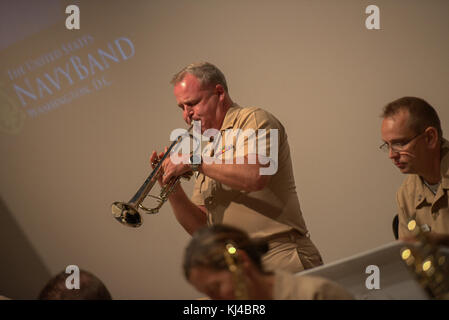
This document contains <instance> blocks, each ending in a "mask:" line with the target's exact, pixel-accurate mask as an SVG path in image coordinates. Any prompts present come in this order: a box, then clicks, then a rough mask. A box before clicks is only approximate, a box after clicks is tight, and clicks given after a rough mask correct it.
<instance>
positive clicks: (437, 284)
mask: <svg viewBox="0 0 449 320" xmlns="http://www.w3.org/2000/svg"><path fill="white" fill-rule="evenodd" d="M407 228H408V230H409V231H410V232H412V233H413V235H414V236H415V237H416V238H417V240H418V241H419V244H418V245H417V246H412V245H409V246H406V247H405V248H402V250H401V258H402V260H403V261H404V262H405V263H406V264H407V266H408V268H409V269H410V271H412V273H413V274H414V275H415V277H416V279H417V281H418V282H419V284H420V285H421V286H422V288H424V290H425V291H426V292H427V294H428V295H429V296H430V297H431V298H433V299H439V300H448V299H449V261H448V260H449V253H448V250H447V248H445V247H441V246H438V245H435V244H432V242H431V241H430V240H429V238H428V235H427V233H426V232H424V231H423V230H421V228H420V226H418V225H417V222H416V220H414V219H411V220H410V221H409V223H408V224H407Z"/></svg>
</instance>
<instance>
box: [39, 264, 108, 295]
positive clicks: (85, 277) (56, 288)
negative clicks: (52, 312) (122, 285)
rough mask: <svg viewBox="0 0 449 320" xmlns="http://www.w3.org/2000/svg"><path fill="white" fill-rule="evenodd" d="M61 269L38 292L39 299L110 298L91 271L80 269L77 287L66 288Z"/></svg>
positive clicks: (67, 275) (104, 287)
mask: <svg viewBox="0 0 449 320" xmlns="http://www.w3.org/2000/svg"><path fill="white" fill-rule="evenodd" d="M69 276H70V274H67V273H65V271H62V272H61V273H59V274H58V275H56V276H55V277H53V278H52V279H50V281H49V282H48V283H47V284H46V285H45V287H44V288H43V289H42V291H41V293H40V294H39V297H38V299H39V300H112V297H111V294H110V293H109V291H108V289H107V288H106V286H105V285H104V284H103V282H102V281H101V280H100V279H98V278H97V277H96V276H94V275H93V274H92V273H90V272H87V271H85V270H82V269H81V270H80V274H79V276H80V277H79V289H68V288H67V285H66V280H67V277H69Z"/></svg>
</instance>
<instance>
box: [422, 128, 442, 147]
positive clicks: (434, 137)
mask: <svg viewBox="0 0 449 320" xmlns="http://www.w3.org/2000/svg"><path fill="white" fill-rule="evenodd" d="M424 132H425V133H426V143H427V145H428V146H429V148H431V149H435V148H439V145H438V141H439V139H438V131H437V129H436V128H434V127H427V129H426V130H424Z"/></svg>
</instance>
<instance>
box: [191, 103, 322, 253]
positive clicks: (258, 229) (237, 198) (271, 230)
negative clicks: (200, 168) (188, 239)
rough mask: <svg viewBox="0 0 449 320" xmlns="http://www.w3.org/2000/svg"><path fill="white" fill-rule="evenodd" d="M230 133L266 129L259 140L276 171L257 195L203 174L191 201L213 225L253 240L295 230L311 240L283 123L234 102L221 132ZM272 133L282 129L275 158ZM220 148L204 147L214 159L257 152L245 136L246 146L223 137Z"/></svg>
mask: <svg viewBox="0 0 449 320" xmlns="http://www.w3.org/2000/svg"><path fill="white" fill-rule="evenodd" d="M230 129H233V130H236V129H242V130H246V129H253V130H254V131H255V132H258V131H257V130H258V129H265V130H266V132H262V133H261V134H260V135H259V136H265V137H266V138H267V139H265V141H266V150H265V151H266V152H265V155H266V157H265V158H266V159H271V160H272V161H273V162H272V165H273V167H274V168H276V166H277V171H276V173H275V174H274V175H272V176H271V178H270V181H269V183H268V185H267V186H266V187H265V188H264V189H263V190H261V191H254V192H244V191H238V190H233V189H231V188H230V187H228V186H226V185H224V184H222V183H220V182H218V181H215V180H213V179H211V178H209V177H207V176H205V175H203V174H199V175H198V177H197V179H196V182H195V187H194V191H193V195H192V198H191V200H192V202H193V203H195V204H196V205H202V206H205V207H206V208H207V212H208V223H209V224H217V223H225V224H229V225H233V226H236V227H238V228H240V229H243V230H244V231H246V232H247V233H248V234H249V235H250V236H251V237H252V238H257V237H268V236H272V235H274V234H278V233H282V232H286V231H289V230H292V229H296V230H297V231H298V232H299V233H300V234H302V235H305V236H308V231H307V228H306V225H305V222H304V219H303V217H302V213H301V209H300V205H299V200H298V196H297V194H296V187H295V181H294V178H293V169H292V161H291V158H290V148H289V145H288V141H287V134H286V132H285V129H284V127H283V126H282V124H281V123H280V122H279V121H278V120H277V119H276V118H275V117H274V116H273V115H271V114H270V113H268V112H266V111H264V110H262V109H260V108H254V107H252V108H242V107H240V106H238V105H235V104H234V105H233V106H232V107H231V108H230V109H229V110H228V112H227V113H226V116H225V118H224V121H223V124H222V127H221V129H220V133H221V135H222V136H224V135H225V131H226V130H230ZM270 129H277V130H278V139H277V141H276V142H277V143H278V144H277V146H278V152H277V153H278V156H277V157H273V156H272V157H271V158H270V152H271V151H273V150H274V151H275V149H273V148H275V147H276V146H275V145H271V143H270V139H269V138H268V136H271V133H270V134H268V132H270ZM259 133H260V132H259ZM259 136H258V137H257V138H259ZM217 140H218V139H217ZM230 141H231V142H230ZM240 141H241V140H240ZM229 142H230V143H229ZM221 144H222V145H220V146H215V147H213V142H211V143H210V144H209V145H208V147H209V149H208V148H207V147H206V148H205V149H206V150H207V152H210V154H209V155H210V156H212V157H215V158H218V159H231V160H232V159H234V161H236V159H235V158H236V155H239V154H240V155H242V152H243V155H245V156H250V155H252V154H253V152H254V150H253V149H250V148H249V147H248V144H250V143H248V139H246V138H245V139H244V143H243V144H242V143H237V139H233V140H228V139H225V138H223V139H222V141H221ZM248 149H250V152H248ZM203 156H204V155H203ZM224 161H225V160H224ZM313 249H314V250H316V249H315V248H313Z"/></svg>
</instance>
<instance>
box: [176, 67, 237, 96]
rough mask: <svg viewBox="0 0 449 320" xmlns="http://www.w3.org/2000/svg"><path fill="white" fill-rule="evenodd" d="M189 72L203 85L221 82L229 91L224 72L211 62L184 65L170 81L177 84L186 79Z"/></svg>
mask: <svg viewBox="0 0 449 320" xmlns="http://www.w3.org/2000/svg"><path fill="white" fill-rule="evenodd" d="M187 73H190V74H192V75H194V76H195V77H196V78H197V79H198V80H199V81H200V83H201V85H202V86H208V85H213V86H215V85H217V84H220V85H222V86H223V88H224V90H225V91H226V92H228V85H227V84H226V79H225V76H224V74H223V72H221V71H220V69H218V68H217V67H216V66H214V65H213V64H212V63H209V62H198V63H191V64H189V65H188V66H187V67H184V68H183V69H182V70H181V71H179V72H178V73H176V74H175V75H174V76H173V78H172V80H171V81H170V83H171V84H173V85H175V84H177V83H178V82H180V81H182V79H184V77H185V76H186V74H187Z"/></svg>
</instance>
